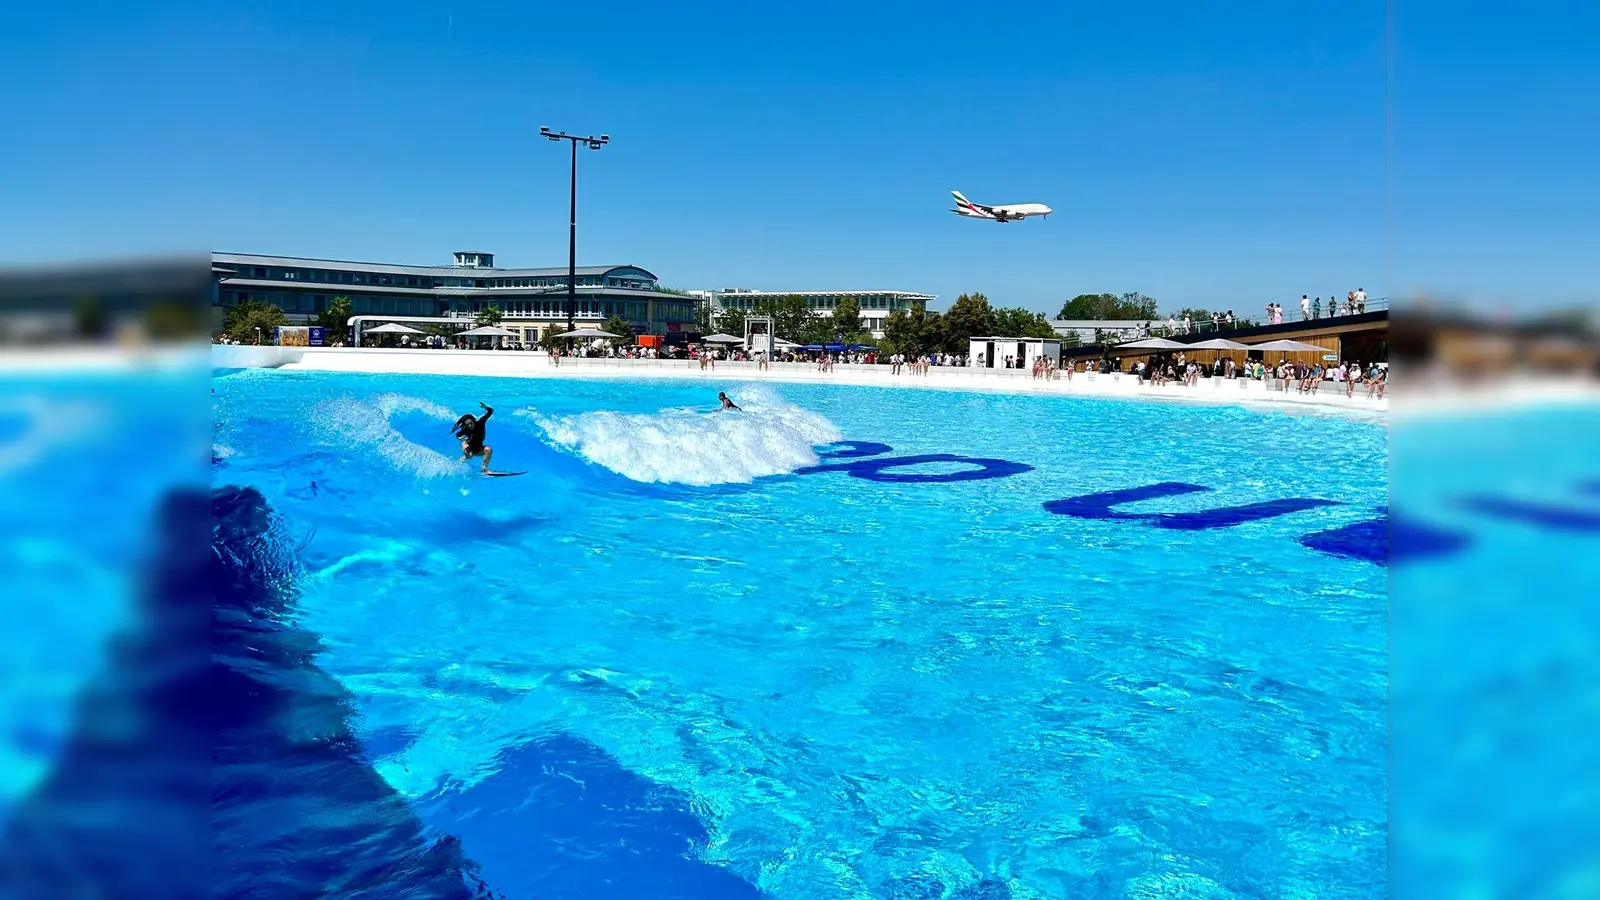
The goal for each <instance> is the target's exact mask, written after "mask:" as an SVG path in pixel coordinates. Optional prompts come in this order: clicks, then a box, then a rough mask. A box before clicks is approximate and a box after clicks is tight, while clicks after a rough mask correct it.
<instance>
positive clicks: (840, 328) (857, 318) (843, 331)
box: [831, 297, 861, 340]
mask: <svg viewBox="0 0 1600 900" xmlns="http://www.w3.org/2000/svg"><path fill="white" fill-rule="evenodd" d="M831 327H832V329H833V333H834V334H835V335H843V336H844V338H845V339H846V340H849V339H851V338H853V337H854V336H855V335H857V334H859V333H860V332H861V303H860V302H859V301H857V300H856V298H854V297H842V298H840V300H839V305H838V306H835V307H834V308H833V319H832V323H831Z"/></svg>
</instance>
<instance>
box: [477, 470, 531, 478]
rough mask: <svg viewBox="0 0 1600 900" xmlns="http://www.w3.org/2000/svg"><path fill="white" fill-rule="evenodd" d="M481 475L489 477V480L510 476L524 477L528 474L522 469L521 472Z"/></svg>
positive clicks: (486, 473)
mask: <svg viewBox="0 0 1600 900" xmlns="http://www.w3.org/2000/svg"><path fill="white" fill-rule="evenodd" d="M483 474H485V475H487V476H489V477H490V478H510V477H511V476H512V475H526V474H528V470H527V469H523V470H522V471H521V472H485V473H483Z"/></svg>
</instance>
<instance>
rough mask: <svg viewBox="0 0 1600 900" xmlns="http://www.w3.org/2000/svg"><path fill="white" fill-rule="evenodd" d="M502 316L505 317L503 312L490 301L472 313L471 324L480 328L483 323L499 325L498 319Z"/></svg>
mask: <svg viewBox="0 0 1600 900" xmlns="http://www.w3.org/2000/svg"><path fill="white" fill-rule="evenodd" d="M503 318H505V313H502V312H501V311H500V307H498V306H495V305H494V304H493V303H490V304H489V305H487V306H485V307H483V308H482V309H480V310H478V311H477V313H475V314H474V315H473V317H472V324H474V325H476V326H478V327H480V328H481V327H483V326H484V325H499V324H500V320H501V319H503Z"/></svg>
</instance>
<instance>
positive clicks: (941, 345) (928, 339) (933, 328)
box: [917, 312, 967, 354]
mask: <svg viewBox="0 0 1600 900" xmlns="http://www.w3.org/2000/svg"><path fill="white" fill-rule="evenodd" d="M917 338H918V340H917V353H919V354H922V353H939V352H946V353H953V352H955V347H954V346H953V344H954V341H953V340H952V339H951V338H952V336H951V334H950V323H949V322H947V321H945V317H944V316H941V315H939V314H938V313H936V312H934V313H926V314H924V316H923V319H922V328H921V329H920V333H919V334H918V335H917ZM961 349H962V351H965V350H966V349H967V348H966V347H964V346H963V347H962V348H961Z"/></svg>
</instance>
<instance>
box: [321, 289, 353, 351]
mask: <svg viewBox="0 0 1600 900" xmlns="http://www.w3.org/2000/svg"><path fill="white" fill-rule="evenodd" d="M349 320H350V298H349V297H345V296H342V295H341V296H338V297H335V298H333V300H332V301H331V302H330V303H329V304H328V308H327V309H325V310H323V311H322V312H320V313H318V314H317V324H318V325H319V326H321V327H322V329H323V335H322V336H323V340H325V341H326V342H327V343H329V344H334V343H337V342H340V341H343V340H345V332H346V330H347V326H346V325H345V323H346V322H348V321H349Z"/></svg>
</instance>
